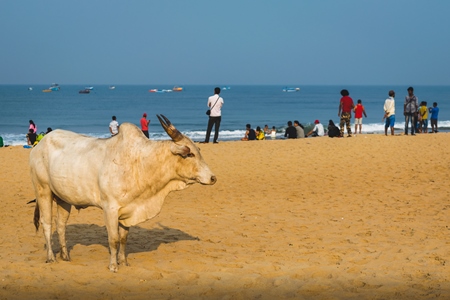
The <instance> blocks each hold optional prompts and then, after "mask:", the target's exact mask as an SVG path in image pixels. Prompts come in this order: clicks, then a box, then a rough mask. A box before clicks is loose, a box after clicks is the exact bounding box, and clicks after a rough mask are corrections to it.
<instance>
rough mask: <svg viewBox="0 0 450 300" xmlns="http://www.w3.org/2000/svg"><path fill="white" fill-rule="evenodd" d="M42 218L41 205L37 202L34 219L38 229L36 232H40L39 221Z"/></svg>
mask: <svg viewBox="0 0 450 300" xmlns="http://www.w3.org/2000/svg"><path fill="white" fill-rule="evenodd" d="M40 218H41V213H40V212H39V204H38V203H37V201H36V207H35V208H34V218H33V223H34V227H36V231H38V230H39V219H40Z"/></svg>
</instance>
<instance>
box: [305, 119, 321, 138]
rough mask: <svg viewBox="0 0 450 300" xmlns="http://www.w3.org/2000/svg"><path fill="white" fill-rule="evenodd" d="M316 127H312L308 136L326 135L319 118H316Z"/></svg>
mask: <svg viewBox="0 0 450 300" xmlns="http://www.w3.org/2000/svg"><path fill="white" fill-rule="evenodd" d="M314 124H316V125H314V128H313V129H311V131H310V132H308V134H307V135H306V137H308V136H311V137H316V136H324V135H325V130H324V129H323V125H322V124H320V121H319V120H315V121H314Z"/></svg>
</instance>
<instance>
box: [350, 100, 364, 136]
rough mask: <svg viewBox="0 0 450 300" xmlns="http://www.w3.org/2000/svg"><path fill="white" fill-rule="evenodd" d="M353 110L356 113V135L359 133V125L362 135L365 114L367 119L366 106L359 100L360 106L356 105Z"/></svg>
mask: <svg viewBox="0 0 450 300" xmlns="http://www.w3.org/2000/svg"><path fill="white" fill-rule="evenodd" d="M353 110H354V111H355V134H356V133H357V132H358V125H359V134H361V128H362V116H363V114H364V117H366V118H367V115H366V110H365V109H364V106H363V105H362V101H361V99H358V104H356V106H355V108H354V109H353Z"/></svg>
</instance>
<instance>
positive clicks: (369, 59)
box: [0, 0, 450, 86]
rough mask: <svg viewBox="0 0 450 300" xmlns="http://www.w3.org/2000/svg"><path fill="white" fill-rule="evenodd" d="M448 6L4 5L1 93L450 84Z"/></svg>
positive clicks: (394, 2)
mask: <svg viewBox="0 0 450 300" xmlns="http://www.w3.org/2000/svg"><path fill="white" fill-rule="evenodd" d="M449 13H450V1H448V0H427V1H425V0H424V1H417V0H405V1H398V0H373V1H365V0H353V1H349V0H308V1H304V0H277V1H269V0H259V1H256V0H255V1H247V0H238V1H234V0H226V1H214V0H209V1H196V0H179V1H170V0H161V1H152V0H142V1H134V0H123V1H115V0H112V1H111V0H89V1H84V0H82V1H79V0H77V1H46V0H39V1H36V0H27V1H21V0H14V1H12V0H11V1H7V0H0V38H1V42H0V45H1V46H0V84H49V83H52V82H57V83H60V84H169V85H176V84H177V85H183V84H211V85H216V84H230V85H231V84H277V85H278V84H280V85H295V86H301V85H308V84H337V85H339V84H347V85H352V84H355V85H359V84H406V85H421V84H423V85H429V84H431V85H449V84H450V17H449Z"/></svg>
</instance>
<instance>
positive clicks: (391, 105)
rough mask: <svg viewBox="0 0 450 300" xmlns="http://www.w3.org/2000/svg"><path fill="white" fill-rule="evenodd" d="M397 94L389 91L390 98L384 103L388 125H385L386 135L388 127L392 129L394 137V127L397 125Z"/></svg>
mask: <svg viewBox="0 0 450 300" xmlns="http://www.w3.org/2000/svg"><path fill="white" fill-rule="evenodd" d="M394 97H395V92H394V91H393V90H390V91H389V98H387V99H386V101H384V107H383V108H384V117H383V120H385V119H386V123H385V124H384V134H385V135H388V134H387V130H388V127H391V135H394V125H395V99H394Z"/></svg>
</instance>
